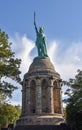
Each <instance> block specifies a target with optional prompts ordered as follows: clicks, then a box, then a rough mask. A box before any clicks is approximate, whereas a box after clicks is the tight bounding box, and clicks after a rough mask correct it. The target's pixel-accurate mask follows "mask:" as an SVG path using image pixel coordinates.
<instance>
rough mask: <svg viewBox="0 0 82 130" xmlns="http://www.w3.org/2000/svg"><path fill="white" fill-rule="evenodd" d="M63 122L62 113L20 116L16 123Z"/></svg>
mask: <svg viewBox="0 0 82 130" xmlns="http://www.w3.org/2000/svg"><path fill="white" fill-rule="evenodd" d="M61 123H64V118H63V117H62V114H56V115H35V116H24V117H21V118H20V119H19V120H18V121H17V124H16V125H60V124H61Z"/></svg>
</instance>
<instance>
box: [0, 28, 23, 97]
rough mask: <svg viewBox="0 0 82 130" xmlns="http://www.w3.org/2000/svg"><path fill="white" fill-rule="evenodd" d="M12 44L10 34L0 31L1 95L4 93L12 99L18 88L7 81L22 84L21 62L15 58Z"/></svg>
mask: <svg viewBox="0 0 82 130" xmlns="http://www.w3.org/2000/svg"><path fill="white" fill-rule="evenodd" d="M11 44H12V43H9V37H8V34H6V33H5V32H3V31H2V30H1V29H0V93H1V91H2V92H3V93H5V95H7V96H8V97H11V95H12V92H13V91H14V90H15V89H17V87H16V86H15V85H13V84H11V83H9V82H7V81H6V80H5V79H6V78H10V79H12V80H14V81H15V82H17V83H20V84H21V79H20V73H21V72H20V70H19V68H20V63H21V60H20V59H18V58H15V53H14V52H13V51H12V50H11Z"/></svg>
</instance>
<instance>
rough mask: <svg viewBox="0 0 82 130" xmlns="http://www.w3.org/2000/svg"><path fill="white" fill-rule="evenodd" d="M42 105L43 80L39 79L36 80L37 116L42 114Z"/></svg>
mask: <svg viewBox="0 0 82 130" xmlns="http://www.w3.org/2000/svg"><path fill="white" fill-rule="evenodd" d="M41 112H42V104H41V79H40V78H39V77H38V78H37V79H36V114H41Z"/></svg>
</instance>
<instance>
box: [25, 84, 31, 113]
mask: <svg viewBox="0 0 82 130" xmlns="http://www.w3.org/2000/svg"><path fill="white" fill-rule="evenodd" d="M30 103H31V102H30V81H28V84H27V86H26V114H27V115H30Z"/></svg>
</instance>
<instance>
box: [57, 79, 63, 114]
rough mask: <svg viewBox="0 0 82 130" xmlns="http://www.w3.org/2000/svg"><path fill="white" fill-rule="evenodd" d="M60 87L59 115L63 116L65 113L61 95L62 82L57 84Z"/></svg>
mask: <svg viewBox="0 0 82 130" xmlns="http://www.w3.org/2000/svg"><path fill="white" fill-rule="evenodd" d="M57 85H58V97H59V109H60V110H59V113H60V114H62V112H63V109H62V108H63V107H62V93H61V83H60V81H58V82H57Z"/></svg>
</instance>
